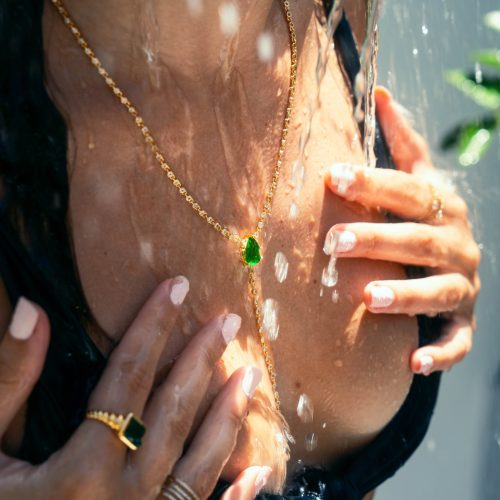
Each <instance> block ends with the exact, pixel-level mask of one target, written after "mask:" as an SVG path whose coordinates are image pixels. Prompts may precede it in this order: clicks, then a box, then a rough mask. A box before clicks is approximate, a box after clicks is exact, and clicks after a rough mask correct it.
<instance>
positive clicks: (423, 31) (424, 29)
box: [422, 24, 429, 36]
mask: <svg viewBox="0 0 500 500" xmlns="http://www.w3.org/2000/svg"><path fill="white" fill-rule="evenodd" d="M427 33H429V28H428V27H427V26H426V25H425V24H422V35H424V36H425V35H427Z"/></svg>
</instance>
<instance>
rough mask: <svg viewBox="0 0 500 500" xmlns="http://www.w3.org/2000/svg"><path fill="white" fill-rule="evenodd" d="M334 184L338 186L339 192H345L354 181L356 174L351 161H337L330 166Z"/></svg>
mask: <svg viewBox="0 0 500 500" xmlns="http://www.w3.org/2000/svg"><path fill="white" fill-rule="evenodd" d="M330 177H331V179H332V184H333V185H334V186H337V192H338V193H339V194H345V193H346V192H347V188H348V187H349V186H350V185H351V184H352V183H353V182H354V180H355V178H356V176H355V175H354V172H353V170H352V165H351V164H350V163H335V164H334V165H332V166H331V167H330Z"/></svg>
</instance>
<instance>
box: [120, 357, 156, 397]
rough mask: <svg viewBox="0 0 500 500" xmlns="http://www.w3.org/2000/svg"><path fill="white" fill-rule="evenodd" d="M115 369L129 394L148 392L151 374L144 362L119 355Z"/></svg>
mask: <svg viewBox="0 0 500 500" xmlns="http://www.w3.org/2000/svg"><path fill="white" fill-rule="evenodd" d="M115 369H116V370H117V372H118V374H119V377H120V378H121V379H123V381H124V382H125V386H126V388H127V390H128V391H129V392H130V393H131V394H136V393H138V392H145V391H146V392H147V391H149V389H150V387H151V384H152V382H153V380H152V373H151V370H150V368H149V367H148V366H147V364H146V363H145V362H144V360H141V359H137V358H134V357H133V356H131V355H121V356H120V358H119V359H118V360H117V361H116V365H115Z"/></svg>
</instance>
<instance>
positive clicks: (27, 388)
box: [0, 297, 50, 438]
mask: <svg viewBox="0 0 500 500" xmlns="http://www.w3.org/2000/svg"><path fill="white" fill-rule="evenodd" d="M49 335H50V328H49V320H48V318H47V315H46V314H45V312H44V311H43V310H42V309H41V308H40V307H39V306H37V305H35V304H34V303H33V302H30V301H29V300H27V299H25V298H24V297H21V298H20V299H19V301H18V303H17V305H16V308H15V310H14V314H13V315H12V320H11V323H10V325H9V328H8V330H7V332H6V333H5V335H4V336H3V339H2V341H1V342H0V438H1V437H3V435H4V434H5V431H6V430H7V428H8V427H9V425H10V423H11V422H12V420H13V419H14V417H15V416H16V414H17V413H18V411H19V410H20V409H21V407H22V405H23V404H24V403H25V402H26V400H27V399H28V396H29V395H30V393H31V391H32V389H33V386H34V385H35V383H36V381H37V380H38V377H39V376H40V373H41V371H42V368H43V364H44V361H45V355H46V353H47V347H48V343H49Z"/></svg>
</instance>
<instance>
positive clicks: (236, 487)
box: [222, 465, 272, 500]
mask: <svg viewBox="0 0 500 500" xmlns="http://www.w3.org/2000/svg"><path fill="white" fill-rule="evenodd" d="M271 472H272V469H271V467H267V466H264V467H260V466H257V465H254V466H252V467H248V468H246V469H245V470H244V471H243V472H241V473H240V474H239V476H238V477H237V478H236V479H235V480H234V482H233V484H232V485H231V486H230V487H229V488H228V489H227V490H226V492H225V493H224V495H223V496H222V500H251V499H252V498H255V497H256V496H257V495H258V494H259V492H260V490H262V488H263V487H264V486H265V485H266V483H267V480H268V479H269V476H270V475H271Z"/></svg>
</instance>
